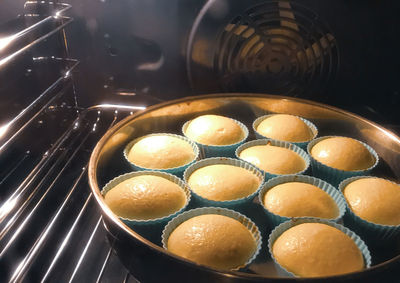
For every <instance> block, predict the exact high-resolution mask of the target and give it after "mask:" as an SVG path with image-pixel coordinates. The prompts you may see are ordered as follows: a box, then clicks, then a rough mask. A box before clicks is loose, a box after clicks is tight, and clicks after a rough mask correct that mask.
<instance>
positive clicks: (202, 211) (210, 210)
mask: <svg viewBox="0 0 400 283" xmlns="http://www.w3.org/2000/svg"><path fill="white" fill-rule="evenodd" d="M207 214H218V215H224V216H227V217H230V218H232V219H235V220H237V221H239V222H240V223H241V224H243V225H244V226H245V227H246V228H247V229H249V231H250V232H251V234H252V235H253V237H254V239H255V241H256V245H257V248H256V251H255V252H254V254H253V256H252V257H250V258H249V259H248V260H247V261H246V262H245V263H244V264H243V265H241V266H238V267H236V268H234V269H232V270H240V269H243V268H246V267H247V266H249V265H250V264H251V263H252V262H253V261H254V260H255V258H256V257H257V255H258V254H259V252H260V250H261V245H262V237H261V233H260V230H259V229H258V227H257V225H256V224H254V222H253V221H251V220H250V219H249V218H248V217H246V216H245V215H243V214H241V213H239V212H237V211H234V210H230V209H226V208H221V207H202V208H196V209H192V210H188V211H186V212H184V213H182V214H180V215H178V216H176V217H175V218H174V219H172V220H171V221H170V222H168V224H167V225H166V226H165V228H164V230H163V232H162V236H161V243H162V246H163V248H164V249H166V250H168V238H169V236H170V235H171V233H172V232H173V231H174V230H175V228H176V227H178V226H179V225H180V224H182V223H183V222H185V221H186V220H189V219H190V218H193V217H196V216H200V215H207Z"/></svg>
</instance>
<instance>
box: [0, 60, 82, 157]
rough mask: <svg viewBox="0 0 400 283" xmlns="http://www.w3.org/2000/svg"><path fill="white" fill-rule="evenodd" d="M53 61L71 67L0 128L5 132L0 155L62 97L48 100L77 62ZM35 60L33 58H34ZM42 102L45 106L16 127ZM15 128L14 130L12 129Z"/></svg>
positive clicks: (68, 75) (56, 96) (61, 93)
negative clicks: (67, 63)
mask: <svg viewBox="0 0 400 283" xmlns="http://www.w3.org/2000/svg"><path fill="white" fill-rule="evenodd" d="M42 59H43V58H36V60H42ZM51 59H54V60H65V61H67V62H71V63H72V65H71V66H70V68H68V69H67V70H66V71H65V72H64V74H63V75H62V76H61V77H59V78H58V79H57V80H56V81H55V82H54V83H53V84H51V85H50V86H49V87H48V88H47V89H46V90H45V91H44V92H42V93H41V94H40V95H39V96H38V97H37V98H36V99H35V100H34V101H33V102H32V103H31V104H30V105H29V106H28V107H26V108H25V109H24V110H22V111H21V112H20V113H19V114H18V115H17V116H16V117H15V118H14V119H13V120H11V121H10V122H9V123H8V124H7V125H5V126H2V127H4V128H3V129H5V130H6V134H7V135H5V137H6V138H7V139H5V138H4V137H3V138H2V139H3V140H5V141H4V142H3V143H2V145H1V146H0V153H1V152H2V151H3V150H4V149H5V148H6V147H7V146H8V145H9V144H10V143H11V142H12V141H13V140H14V139H15V138H16V137H17V136H18V135H19V134H21V132H22V131H23V130H24V129H25V128H26V127H27V126H29V124H31V123H32V121H34V119H35V118H36V117H37V116H38V115H39V114H40V113H42V111H43V110H45V109H46V108H47V107H48V106H49V105H50V104H51V103H52V102H53V101H55V100H56V99H57V98H59V97H60V96H61V95H63V92H61V91H60V92H59V93H57V95H55V96H53V97H51V98H49V96H50V94H52V92H53V91H54V90H55V88H56V87H58V86H59V85H60V84H61V83H62V82H64V81H65V80H66V79H68V78H69V77H70V76H71V74H72V71H73V70H74V69H75V67H76V66H78V64H79V61H78V60H74V59H63V58H51ZM34 60H35V58H34ZM43 101H46V102H45V104H44V105H43V106H42V107H41V108H40V109H39V110H38V111H37V112H36V113H35V114H33V115H32V116H31V117H30V118H29V120H28V121H27V122H25V123H24V125H22V126H20V127H17V125H16V124H17V123H18V122H20V121H21V120H22V119H23V118H24V117H25V116H27V115H28V114H29V113H30V112H32V111H33V110H34V108H35V107H37V106H38V105H39V104H40V103H43ZM14 127H16V129H13V128H14Z"/></svg>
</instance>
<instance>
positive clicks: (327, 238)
mask: <svg viewBox="0 0 400 283" xmlns="http://www.w3.org/2000/svg"><path fill="white" fill-rule="evenodd" d="M272 253H273V255H274V257H275V259H276V261H277V262H278V263H279V264H280V265H281V266H283V267H284V268H285V269H286V270H287V271H290V272H292V273H293V274H295V275H297V276H300V277H318V276H330V275H337V274H344V273H349V272H354V271H358V270H362V269H363V268H364V259H363V256H362V253H361V251H360V249H359V248H358V247H357V245H356V244H355V243H354V241H353V240H352V239H351V238H350V237H349V236H347V235H346V234H345V233H343V232H342V231H340V230H339V229H336V228H334V227H332V226H329V225H326V224H322V223H303V224H299V225H296V226H294V227H292V228H290V229H288V230H286V231H285V232H283V233H282V235H280V236H279V237H278V239H276V241H275V242H274V243H273V246H272Z"/></svg>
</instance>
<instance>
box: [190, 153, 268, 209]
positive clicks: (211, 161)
mask: <svg viewBox="0 0 400 283" xmlns="http://www.w3.org/2000/svg"><path fill="white" fill-rule="evenodd" d="M216 164H225V165H232V166H237V167H240V168H244V169H246V170H248V171H250V172H251V173H253V174H254V175H256V176H257V177H258V179H259V180H260V185H259V186H258V188H257V189H256V190H255V191H254V192H253V193H252V194H250V195H248V196H247V197H243V198H239V199H234V200H227V201H216V200H210V199H207V198H204V197H202V196H200V195H199V194H197V193H196V192H195V191H194V190H193V189H192V188H190V186H189V183H188V180H189V178H190V176H191V175H192V174H193V172H194V171H196V170H197V169H200V168H203V167H206V166H210V165H216ZM183 179H184V181H185V182H186V183H187V184H188V187H189V189H190V190H191V193H192V198H193V201H194V202H195V203H196V205H197V206H216V207H224V208H231V209H236V210H238V211H241V212H245V211H246V210H247V209H250V208H251V206H252V205H253V204H252V200H253V199H254V197H255V196H256V195H257V194H258V192H259V190H260V189H261V187H262V184H263V183H264V174H263V173H262V172H261V171H260V170H258V169H257V168H256V167H255V166H253V165H251V164H250V163H247V162H244V161H242V160H238V159H233V158H227V157H214V158H207V159H203V160H200V161H197V162H196V163H194V164H192V165H191V166H189V167H188V168H187V169H186V170H185V172H184V174H183Z"/></svg>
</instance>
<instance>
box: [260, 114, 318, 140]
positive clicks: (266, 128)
mask: <svg viewBox="0 0 400 283" xmlns="http://www.w3.org/2000/svg"><path fill="white" fill-rule="evenodd" d="M256 130H257V132H259V133H260V134H261V135H263V136H265V137H267V138H271V139H276V140H281V141H288V142H306V141H310V140H312V139H313V136H314V134H313V132H312V130H311V129H310V127H308V126H307V124H306V123H304V122H303V121H302V120H301V119H300V118H299V117H296V116H293V115H288V114H275V115H271V116H269V117H267V118H266V119H264V120H263V121H262V122H261V123H260V124H259V125H258V126H257V129H256Z"/></svg>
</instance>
